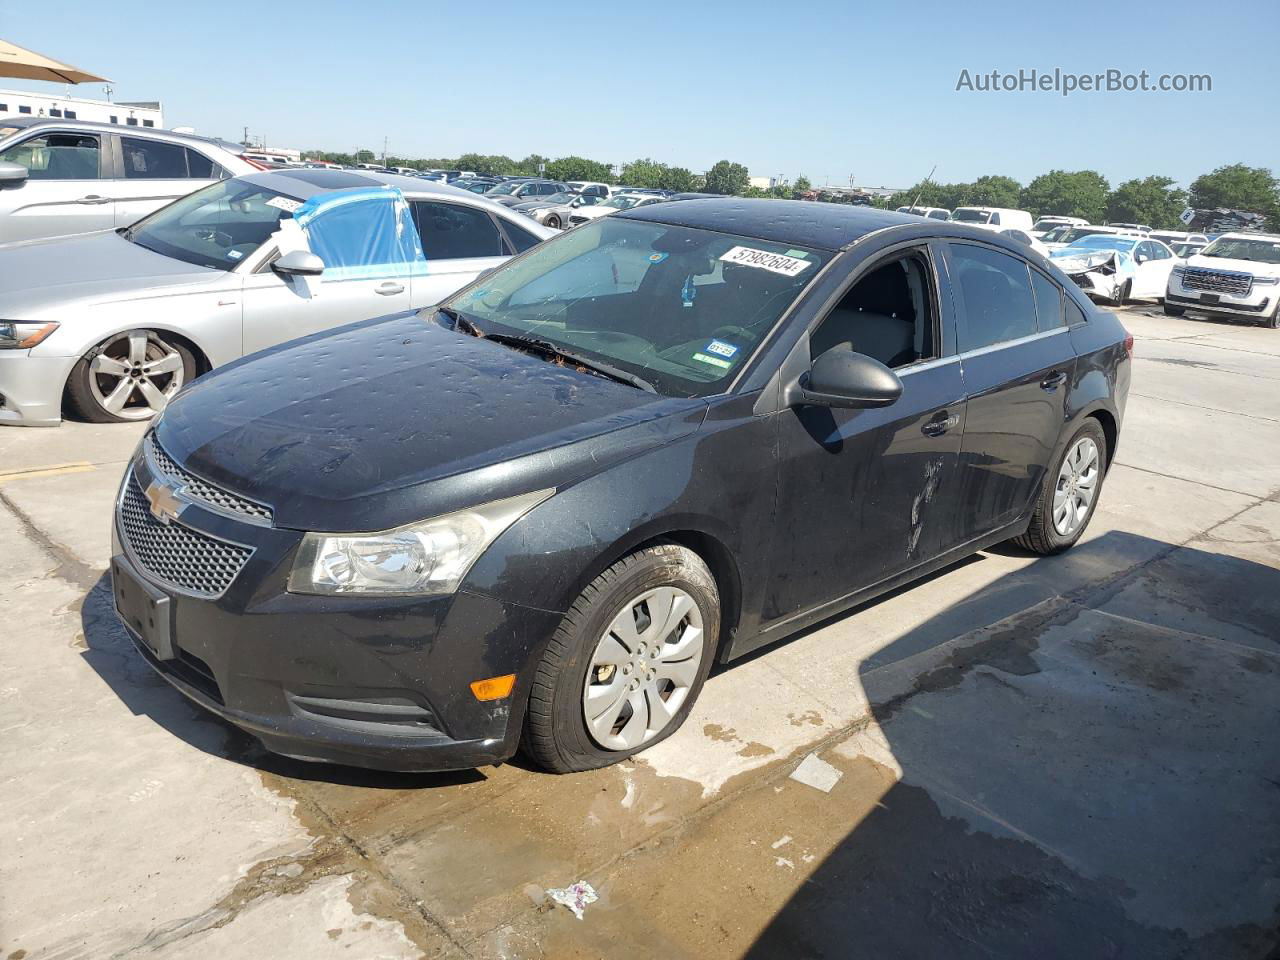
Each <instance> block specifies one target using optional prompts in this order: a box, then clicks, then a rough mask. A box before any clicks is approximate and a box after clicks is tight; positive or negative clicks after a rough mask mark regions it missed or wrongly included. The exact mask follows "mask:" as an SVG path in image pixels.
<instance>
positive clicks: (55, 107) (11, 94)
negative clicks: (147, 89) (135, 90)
mask: <svg viewBox="0 0 1280 960" xmlns="http://www.w3.org/2000/svg"><path fill="white" fill-rule="evenodd" d="M7 116H32V117H58V118H62V117H65V118H66V119H68V120H92V121H94V122H95V123H118V124H120V126H122V127H124V126H128V127H163V126H164V114H163V111H162V110H161V107H160V101H159V100H143V101H119V102H116V103H112V102H111V101H110V100H88V99H85V98H84V97H70V96H66V97H60V96H51V95H49V94H47V93H34V92H32V91H30V90H0V117H7Z"/></svg>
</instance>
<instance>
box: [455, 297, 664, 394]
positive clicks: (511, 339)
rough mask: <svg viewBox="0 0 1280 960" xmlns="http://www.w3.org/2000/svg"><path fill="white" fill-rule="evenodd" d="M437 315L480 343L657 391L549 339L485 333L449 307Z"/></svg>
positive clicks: (642, 388) (647, 382) (624, 373)
mask: <svg viewBox="0 0 1280 960" xmlns="http://www.w3.org/2000/svg"><path fill="white" fill-rule="evenodd" d="M436 313H441V314H444V315H445V316H446V317H448V318H449V319H450V320H451V321H453V328H454V329H455V330H458V331H461V332H462V333H467V334H470V335H471V336H473V337H477V338H479V339H481V340H492V341H493V342H494V343H501V344H505V345H506V346H509V347H517V348H519V349H521V350H528V351H531V352H533V353H536V354H538V355H539V356H541V357H546V358H547V359H552V360H564V361H567V362H568V363H572V364H576V365H577V366H579V367H582V368H583V369H584V370H589V371H591V372H592V373H594V374H596V375H597V376H601V377H606V378H608V379H610V380H616V381H618V383H625V384H627V385H628V386H632V387H635V388H637V389H639V390H644V391H646V392H648V393H657V392H658V388H657V387H655V386H654V385H653V384H652V383H650V382H649V381H648V380H645V379H644V378H642V377H637V376H636V375H635V374H634V373H628V372H627V371H626V370H619V369H618V368H617V367H615V366H611V365H610V364H607V363H603V362H602V361H600V360H589V359H587V358H586V357H583V356H580V355H579V354H576V353H573V352H571V351H568V350H565V349H564V348H562V347H558V346H556V345H555V344H554V343H552V342H551V341H550V340H540V339H538V338H537V337H522V336H519V335H517V334H511V333H485V332H484V331H483V330H481V329H480V328H479V327H477V326H476V325H475V324H474V323H472V322H471V321H470V320H468V319H467V318H466V317H465V316H463V315H462V314H461V313H459V312H458V311H457V310H454V309H453V308H452V307H436Z"/></svg>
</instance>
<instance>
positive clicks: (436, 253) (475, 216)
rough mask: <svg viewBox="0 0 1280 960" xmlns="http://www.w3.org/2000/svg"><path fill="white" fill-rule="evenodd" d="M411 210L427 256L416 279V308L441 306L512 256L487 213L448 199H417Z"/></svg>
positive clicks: (413, 302) (493, 220) (414, 284)
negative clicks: (444, 301) (451, 295)
mask: <svg viewBox="0 0 1280 960" xmlns="http://www.w3.org/2000/svg"><path fill="white" fill-rule="evenodd" d="M409 206H410V209H411V210H412V211H413V222H414V223H415V224H416V225H417V227H418V236H419V237H420V238H421V239H422V252H423V253H424V254H425V255H426V258H427V265H426V269H425V271H419V272H418V273H417V274H416V275H415V276H414V277H413V279H412V292H411V294H410V302H411V304H412V305H413V306H414V307H415V308H417V307H429V306H431V305H432V304H435V303H439V302H440V301H441V300H443V299H444V298H445V297H447V296H449V295H450V294H451V293H453V292H454V291H455V290H458V289H460V288H462V287H464V286H466V285H467V284H468V283H470V282H471V281H472V280H474V279H475V278H476V277H477V276H479V275H480V274H481V273H482V272H483V271H485V270H491V269H493V268H494V267H496V266H498V264H500V263H502V261H503V260H505V259H506V258H507V257H508V256H509V255H510V251H509V249H508V246H507V242H506V239H505V237H504V236H503V233H502V231H501V230H500V229H499V226H498V223H497V222H496V220H495V218H494V216H493V215H492V214H491V213H489V211H487V210H481V209H479V208H478V207H471V206H466V205H464V204H461V203H450V202H448V201H445V200H411V201H409Z"/></svg>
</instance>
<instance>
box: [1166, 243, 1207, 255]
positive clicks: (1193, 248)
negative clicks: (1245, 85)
mask: <svg viewBox="0 0 1280 960" xmlns="http://www.w3.org/2000/svg"><path fill="white" fill-rule="evenodd" d="M1172 247H1173V252H1174V255H1175V256H1179V257H1189V256H1191V255H1192V254H1194V253H1199V252H1200V251H1201V250H1203V249H1204V244H1203V243H1194V242H1192V243H1176V242H1175V243H1174V244H1172Z"/></svg>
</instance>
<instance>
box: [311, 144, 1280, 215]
mask: <svg viewBox="0 0 1280 960" xmlns="http://www.w3.org/2000/svg"><path fill="white" fill-rule="evenodd" d="M305 156H306V157H308V158H310V159H319V160H326V161H328V162H330V163H341V164H354V163H372V162H375V159H376V158H375V156H374V153H373V151H371V150H359V151H357V152H356V153H354V154H351V153H329V152H325V151H309V152H307V153H306V154H305ZM387 164H388V165H389V166H393V167H410V168H413V169H415V170H433V169H435V170H439V169H444V170H472V171H474V172H476V173H478V174H482V175H495V174H497V175H510V176H538V175H539V174H540V173H541V175H543V176H547V177H550V178H551V179H553V180H593V181H599V182H603V183H610V182H613V181H614V180H615V177H614V174H613V165H612V164H608V163H603V162H601V161H599V160H590V159H588V158H586V157H577V156H569V157H559V158H557V159H554V160H553V159H551V158H549V157H543V156H540V155H538V154H530V155H529V156H527V157H525V158H524V159H522V160H516V159H513V158H512V157H508V156H503V155H501V154H498V155H492V156H490V155H485V154H479V153H464V154H463V155H462V156H460V157H448V158H445V157H436V158H429V159H425V160H423V159H407V158H402V157H387ZM616 179H617V181H618V182H620V183H625V184H627V185H629V186H635V187H653V188H657V189H662V190H675V191H677V192H687V191H699V192H705V193H721V194H727V195H734V196H745V197H780V198H788V197H797V196H799V195H800V194H802V193H806V192H808V191H810V190H811V189H812V185H811V184H810V182H809V180H808V178H807V177H805V176H804V174H801V175H800V176H799V177H797V178H796V180H795V182H794V183H791V184H779V185H777V186H774V187H770V188H760V187H752V186H751V185H750V178H749V176H748V173H747V168H746V167H745V166H744V165H742V164H740V163H735V162H733V161H731V160H721V161H720V162H718V163H716V164H715V165H714V166H712V167H711V169H710V170H708V171H707V172H706V173H705V174H696V173H694V172H693V171H692V170H688V169H686V168H685V167H673V166H670V165H668V164H665V163H660V162H658V161H656V160H652V159H649V158H647V157H646V158H643V159H638V160H632V161H631V162H630V163H626V164H623V165H622V167H621V170H620V175H619V176H618V177H617V178H616ZM831 197H832V199H835V197H834V195H831ZM819 199H827V195H822V194H820V196H819ZM874 204H875V206H878V207H887V208H889V209H893V208H895V207H900V206H907V205H911V204H915V205H918V206H923V207H945V208H946V209H948V210H954V209H956V208H957V207H969V206H987V207H1014V208H1016V209H1020V210H1028V211H1030V213H1031V214H1032V216H1034V217H1041V216H1051V215H1053V216H1067V217H1083V218H1084V219H1086V220H1088V221H1089V222H1090V223H1104V222H1119V223H1143V224H1149V225H1150V226H1152V227H1155V228H1158V229H1172V230H1176V229H1178V228H1179V227H1181V226H1182V224H1181V221H1180V220H1179V219H1178V215H1179V214H1180V213H1181V212H1182V211H1183V210H1184V209H1186V208H1187V207H1188V206H1190V207H1195V208H1196V209H1216V208H1219V207H1228V208H1233V209H1239V210H1248V211H1251V212H1253V213H1260V214H1263V215H1265V216H1266V217H1267V221H1268V224H1269V225H1271V226H1272V227H1273V228H1274V227H1275V226H1276V225H1277V224H1280V180H1277V179H1276V177H1275V176H1274V175H1273V174H1272V172H1271V171H1270V170H1268V169H1266V168H1265V167H1249V166H1246V165H1245V164H1242V163H1234V164H1228V165H1226V166H1222V167H1218V168H1217V169H1215V170H1213V171H1212V172H1211V173H1206V174H1203V175H1202V176H1199V177H1197V178H1196V179H1195V180H1194V181H1192V183H1191V186H1190V188H1189V189H1187V190H1184V189H1182V188H1181V187H1179V186H1177V184H1176V182H1175V181H1174V180H1173V179H1172V178H1171V177H1165V176H1149V177H1143V178H1140V179H1132V180H1126V181H1124V182H1123V183H1120V184H1119V185H1117V186H1116V187H1115V188H1114V189H1112V187H1111V184H1110V183H1109V182H1108V180H1107V178H1106V177H1104V176H1103V175H1102V174H1100V173H1098V172H1097V171H1096V170H1050V171H1049V172H1048V173H1044V174H1041V175H1040V176H1038V177H1036V178H1035V179H1034V180H1032V181H1031V182H1030V183H1028V184H1026V185H1025V186H1024V185H1023V184H1021V183H1019V182H1018V181H1017V180H1015V179H1014V178H1013V177H1006V176H1002V175H987V176H982V177H978V178H977V179H976V180H974V181H972V182H970V183H936V182H934V181H932V180H924V181H921V182H920V183H917V184H916V185H915V186H913V187H910V188H908V189H906V190H901V191H899V192H898V193H895V194H894V195H893V196H891V197H887V198H876V199H875V201H874Z"/></svg>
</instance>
